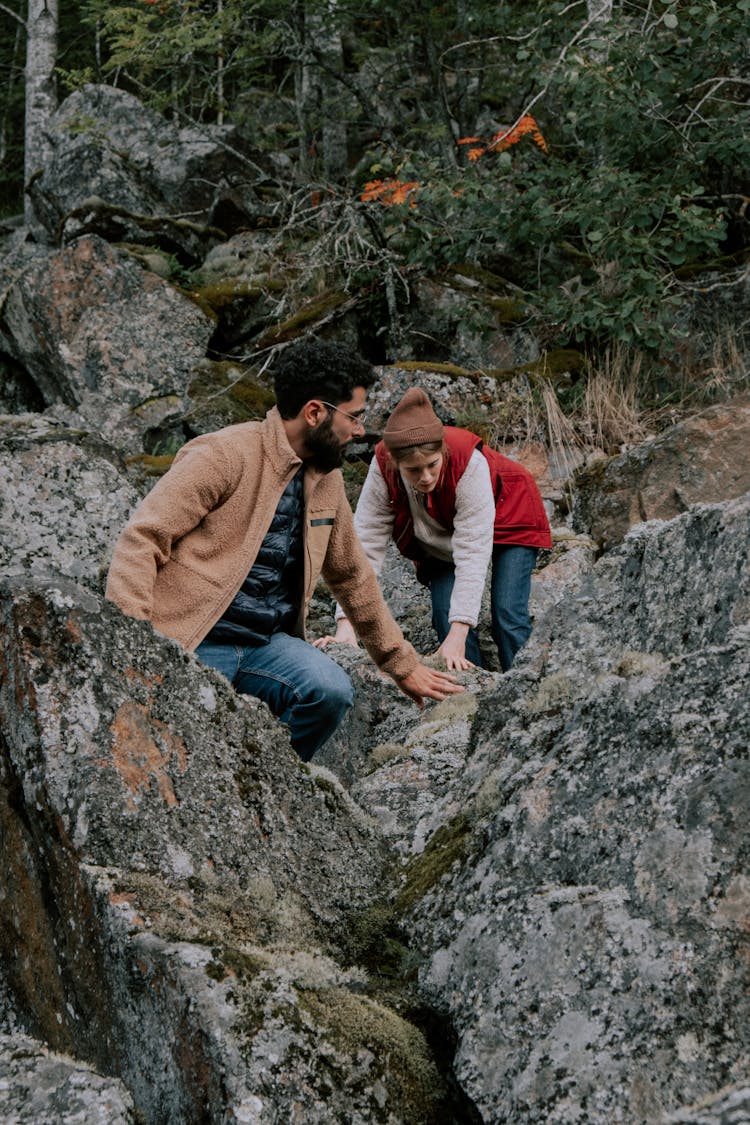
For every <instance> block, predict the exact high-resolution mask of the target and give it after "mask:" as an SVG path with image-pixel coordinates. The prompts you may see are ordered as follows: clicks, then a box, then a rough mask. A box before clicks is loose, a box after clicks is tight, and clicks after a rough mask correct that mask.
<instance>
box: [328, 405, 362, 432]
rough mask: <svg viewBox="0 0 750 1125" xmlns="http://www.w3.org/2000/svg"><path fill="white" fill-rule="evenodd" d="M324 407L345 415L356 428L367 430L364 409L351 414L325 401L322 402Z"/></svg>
mask: <svg viewBox="0 0 750 1125" xmlns="http://www.w3.org/2000/svg"><path fill="white" fill-rule="evenodd" d="M320 401H321V402H322V403H323V406H327V407H328V409H329V410H335V411H336V412H337V413H338V414H343V415H344V417H345V418H348V419H349V421H350V422H354V424H355V426H361V427H362V429H363V430H364V428H365V411H364V409H362V410H358V411H357V412H356V413H355V414H349V413H348V411H346V410H342V409H341V407H340V406H334V405H333V403H332V402H326V401H325V399H321V400H320Z"/></svg>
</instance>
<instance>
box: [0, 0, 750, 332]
mask: <svg viewBox="0 0 750 1125" xmlns="http://www.w3.org/2000/svg"><path fill="white" fill-rule="evenodd" d="M9 2H12V0H9ZM589 7H590V6H589V5H586V4H584V3H583V2H581V3H573V4H571V3H570V2H569V0H530V2H529V3H525V4H520V3H510V2H509V3H505V4H501V5H497V4H495V3H492V4H491V3H489V0H473V2H472V4H470V5H469V4H461V5H434V4H430V3H428V0H415V3H413V4H411V5H403V4H402V3H400V2H397V0H361V2H359V3H357V4H355V3H354V2H353V0H338V2H337V3H336V4H335V5H333V4H330V3H329V0H293V2H286V3H285V2H284V0H212V2H206V0H129V2H126V3H108V2H105V0H80V2H78V3H71V4H68V5H63V6H62V11H61V28H60V59H59V67H58V75H59V77H60V79H61V81H62V85H63V87H64V88H65V89H70V88H72V87H74V86H75V85H78V84H80V83H82V82H87V81H109V82H114V83H117V84H121V85H125V86H127V87H128V88H129V89H131V90H133V91H134V92H135V93H136V94H137V95H138V96H139V97H141V98H143V99H144V100H145V101H147V102H148V103H149V104H150V105H152V106H154V107H155V108H157V109H159V110H162V111H165V112H168V113H171V114H174V115H175V116H177V117H178V118H180V119H182V116H183V115H186V116H187V118H188V119H190V118H193V119H197V120H204V121H215V120H217V119H224V120H233V121H234V122H236V123H239V124H240V125H241V126H242V129H243V132H244V133H245V135H246V137H247V138H249V139H250V140H251V142H252V144H253V145H254V146H255V147H256V148H257V150H258V152H260V153H267V154H271V153H273V155H274V158H277V157H283V158H284V159H285V160H286V164H285V165H282V164H279V163H277V164H276V166H275V167H276V171H277V172H278V169H279V168H280V167H284V168H285V169H286V170H285V171H284V172H283V175H282V174H279V178H281V179H283V180H284V183H283V186H282V188H281V190H280V191H279V192H278V194H277V196H276V198H275V200H274V202H275V205H276V206H277V213H276V218H278V220H279V221H280V222H281V223H282V224H283V229H284V232H285V237H286V238H287V242H286V244H285V245H284V247H283V253H284V254H288V255H289V256H290V257H291V256H292V255H293V254H295V253H296V254H297V255H298V256H300V257H301V258H305V257H309V258H313V257H315V258H316V266H315V268H316V269H317V270H318V273H319V275H320V276H319V278H318V283H317V285H316V287H315V288H314V289H313V287H312V279H313V266H312V264H311V265H310V266H309V267H307V266H306V265H305V266H303V268H302V269H301V271H300V276H301V283H300V290H301V291H302V290H303V289H304V284H303V283H304V281H305V277H306V276H307V277H308V279H309V280H310V286H308V288H307V290H306V292H305V295H306V296H307V297H311V296H316V295H318V294H320V293H321V292H323V291H329V292H337V291H339V290H341V291H343V292H346V293H347V294H348V293H351V292H355V291H358V292H360V293H365V292H369V294H371V296H369V297H368V301H369V304H368V309H367V310H366V312H367V315H369V316H370V318H371V320H372V332H373V335H375V334H376V333H377V331H378V330H379V325H380V326H382V324H383V322H388V321H390V322H391V323H394V322H397V320H398V316H399V314H400V310H401V308H402V307H403V304H404V302H405V301H407V300H408V297H409V292H410V286H411V282H412V280H413V279H414V278H415V277H417V276H419V275H424V274H435V273H439V272H440V271H441V270H443V269H445V268H446V267H450V268H451V269H454V268H456V267H457V266H463V265H465V264H468V265H473V266H475V267H477V268H483V269H485V270H489V271H492V272H494V273H497V274H499V275H501V276H502V277H504V278H506V279H508V280H509V281H510V282H512V283H513V291H512V292H510V291H509V292H503V293H500V294H499V295H498V298H499V299H500V300H504V301H505V302H506V306H503V307H504V308H505V310H506V312H507V313H508V316H509V322H513V323H518V322H523V323H527V324H530V325H533V327H534V328H535V329H536V331H537V333H538V334H539V336H540V338H541V340H542V343H543V344H544V346H545V347H548V348H549V347H552V346H554V345H558V346H559V345H575V346H577V347H581V348H584V349H588V350H594V351H596V350H601V349H603V348H606V347H607V346H609V345H611V344H613V343H619V344H622V345H624V346H629V347H636V348H640V349H644V350H646V351H650V352H652V353H654V354H659V353H663V352H664V351H665V350H669V349H670V347H671V345H672V342H673V340H674V336H675V331H676V330H675V328H674V325H675V323H677V322H678V320H679V317H678V316H677V315H676V314H677V312H678V310H679V308H680V306H681V304H682V303H683V302H684V300H685V296H686V294H688V293H689V290H688V289H687V288H686V286H687V284H688V281H687V279H688V278H689V277H690V276H691V275H693V274H694V273H695V272H697V270H698V269H700V268H705V266H706V264H707V263H709V262H711V261H714V260H716V259H718V258H719V257H720V256H721V255H728V254H729V255H732V254H733V255H735V257H734V260H735V261H736V260H737V257H736V255H737V254H739V255H742V254H744V253H746V247H747V245H748V242H749V241H750V239H749V238H748V226H747V220H746V219H745V218H743V215H742V213H741V211H740V208H741V205H742V204H743V200H744V198H745V196H746V194H747V183H746V171H745V170H746V168H747V166H748V156H749V155H750V153H749V152H748V149H749V147H750V144H749V142H748V137H749V136H750V127H749V125H750V122H748V98H749V96H750V85H748V82H747V79H746V77H745V75H746V74H747V46H746V42H747V35H746V31H745V25H746V22H747V15H748V11H750V0H722V2H721V3H719V2H718V0H649V2H647V0H621V2H620V3H618V4H615V5H614V6H613V9H612V14H611V18H609V20H601V19H600V20H599V21H596V20H590V19H587V11H588V10H589ZM17 30H18V21H14V20H13V18H12V16H10V15H9V14H8V9H7V5H6V11H5V12H3V11H2V10H0V33H2V34H0V68H2V70H3V72H4V73H5V75H6V77H7V79H8V81H7V82H6V86H5V94H4V103H3V109H2V112H0V142H1V143H2V145H3V146H4V147H3V155H4V159H3V161H2V165H1V167H0V207H3V208H5V209H6V210H7V209H11V208H12V207H13V206H15V207H16V208H17V209H20V207H19V204H18V201H19V200H20V199H21V169H22V155H23V154H22V129H23V124H22V120H23V112H22V111H23V84H22V75H23V53H24V46H25V45H24V44H23V42H22V36H21V38H20V39H19V35H18V34H17ZM331 44H334V45H336V49H335V50H334V51H331V50H329V48H330V47H331ZM316 76H317V78H318V79H320V80H321V81H325V82H327V83H328V86H329V87H330V85H331V84H333V85H334V86H338V88H339V89H340V90H341V100H340V102H336V106H337V107H338V109H337V112H339V111H340V113H341V114H342V115H343V117H344V118H345V122H346V126H347V134H348V143H349V146H350V157H351V167H352V172H351V179H350V182H349V184H348V185H347V186H346V189H344V188H342V186H341V185H337V189H336V190H337V192H339V195H338V196H337V201H336V203H335V205H331V206H324V205H321V206H318V207H317V208H309V207H308V208H307V209H304V208H301V207H300V202H299V201H300V198H301V197H302V194H303V193H304V194H306V195H307V197H308V198H309V192H310V190H312V189H314V188H318V187H320V188H321V191H320V192H319V193H318V194H319V195H321V196H323V195H324V194H325V186H326V185H319V184H312V183H311V181H312V180H313V179H314V177H315V175H316V174H322V169H323V167H324V163H323V161H322V160H321V158H320V156H319V155H318V146H319V143H320V141H321V138H322V136H323V134H324V131H325V127H326V125H327V124H328V122H329V117H330V113H331V110H330V105H331V103H330V101H327V100H326V97H323V96H322V95H321V94H320V90H318V94H317V101H316V99H315V97H312V96H311V95H310V93H309V91H310V90H311V89H312V90H314V89H315V81H314V79H315V78H316ZM524 112H531V113H533V115H534V117H535V118H536V120H537V122H538V124H539V127H540V128H541V131H542V133H543V134H544V137H545V138H546V141H547V144H548V146H549V154H545V153H544V152H542V151H541V150H540V149H539V148H538V147H536V146H535V145H534V143H533V141H532V139H531V138H530V137H525V138H523V139H522V140H521V141H519V143H518V144H516V145H514V146H513V147H512V148H510V149H508V150H506V151H504V152H499V153H491V152H488V153H486V154H485V155H484V156H483V157H482V158H481V159H480V160H479V161H478V162H477V163H475V164H471V163H469V162H468V160H467V148H466V147H465V146H460V145H457V144H456V141H457V140H458V139H459V138H461V137H462V136H466V135H474V134H477V135H480V136H481V137H482V138H483V139H484V140H485V142H486V141H488V140H490V139H491V137H492V136H493V134H494V133H496V132H497V130H502V129H503V128H507V127H508V126H510V125H512V124H513V123H514V122H515V121H516V120H517V119H518V118H519V117H520V116H521V114H522V113H524ZM290 157H291V159H290ZM388 177H394V178H398V179H400V180H402V181H409V182H412V181H413V182H416V183H418V184H419V189H418V191H417V192H416V193H413V194H412V195H410V196H409V198H408V200H407V201H406V202H405V203H403V204H401V205H396V206H392V207H384V206H382V204H379V203H377V202H375V203H359V202H357V199H358V196H359V194H360V192H361V191H362V188H363V186H364V184H365V182H367V181H368V180H371V179H378V178H379V179H385V178H388ZM269 178H270V177H269ZM289 236H291V240H296V242H294V244H292V241H291V240H290V238H289ZM312 244H314V245H315V248H316V251H315V254H310V252H309V247H310V245H312ZM279 245H281V237H280V239H279ZM290 247H291V248H290ZM321 255H324V257H323V258H321ZM508 302H511V303H508ZM496 311H502V309H499V310H496Z"/></svg>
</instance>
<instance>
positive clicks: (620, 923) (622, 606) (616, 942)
mask: <svg viewBox="0 0 750 1125" xmlns="http://www.w3.org/2000/svg"><path fill="white" fill-rule="evenodd" d="M749 530H750V496H745V497H743V498H740V499H738V500H735V501H732V502H729V503H727V504H723V505H716V506H699V507H697V508H695V509H693V510H692V511H691V512H689V513H687V514H685V515H684V516H681V517H679V518H677V519H675V520H673V521H671V522H669V523H659V522H655V523H651V524H646V525H643V526H642V527H641V528H639V529H637V530H636V531H635V532H633V533H631V535H630V536H629V537H628V538H627V539H626V540H625V542H624V543H623V545H622V546H621V547H620V548H618V549H617V550H615V551H613V552H612V553H611V554H609V555H607V556H605V557H604V558H603V559H601V560H600V562H599V563H598V564H597V566H595V567H594V568H593V570H592V571H591V572H590V574H589V575H588V576H587V577H586V578H584V580H583V581H582V582H581V584H580V587H579V589H578V591H577V592H576V593H575V594H574V595H573V596H572V597H569V598H566V599H563V600H561V601H560V602H559V603H558V604H557V605H556V606H554V607H553V608H552V609H551V610H550V611H549V612H548V613H547V615H546V616H545V617H544V618H543V619H542V621H541V622H540V623H539V625H538V627H537V629H536V631H535V633H534V634H533V635H532V639H531V641H530V642H529V644H528V646H527V648H526V649H525V650H524V652H523V653H522V654H521V655H520V656H519V658H518V660H517V664H516V666H514V669H513V670H512V671H511V673H510V674H508V675H506V676H503V677H501V678H499V682H498V684H497V686H496V687H495V689H494V690H490V691H488V692H487V693H485V694H484V695H482V696H480V702H479V707H478V711H477V716H476V719H475V721H474V725H473V730H472V733H471V741H470V745H471V753H470V754H469V756H468V757H467V759H466V764H465V768H464V769H463V770H462V771H461V773H460V775H459V778H458V781H457V783H456V784H455V785H454V787H453V792H452V800H453V801H454V803H455V806H456V807H457V808H460V809H461V812H460V813H458V814H457V815H456V816H455V817H454V818H453V820H452V821H449V822H448V823H447V824H444V825H443V826H442V827H441V828H440V829H439V830H438V831H437V832H436V833H435V834H434V836H433V837H432V838H431V839H428V840H427V841H426V846H425V848H424V851H423V853H422V854H421V855H419V856H417V857H416V859H412V860H411V861H410V862H409V864H407V866H406V868H405V870H404V876H405V884H404V887H403V889H402V891H401V893H400V905H401V908H402V909H404V910H405V919H406V925H407V930H408V932H409V934H410V935H411V939H412V942H413V943H414V945H415V946H416V947H417V948H420V949H422V950H423V952H424V963H423V966H422V969H421V970H420V981H421V984H422V988H423V989H424V992H425V994H426V996H427V998H428V999H429V1001H430V1002H431V1003H432V1004H433V1005H434V1006H436V1007H438V1008H440V1009H441V1010H445V1011H448V1012H449V1013H450V1016H451V1019H452V1022H453V1025H454V1027H455V1028H456V1030H457V1032H458V1036H459V1048H458V1053H457V1057H456V1063H455V1065H456V1072H457V1076H458V1079H459V1081H460V1082H461V1084H462V1086H463V1088H464V1089H465V1091H466V1092H467V1093H468V1094H469V1095H470V1097H471V1098H472V1099H473V1100H474V1102H475V1103H476V1105H477V1107H478V1109H479V1111H480V1112H481V1114H482V1116H483V1119H484V1120H485V1121H487V1122H501V1121H519V1122H521V1121H523V1122H527V1121H528V1122H532V1121H544V1122H550V1123H553V1122H555V1123H557V1122H560V1123H562V1122H565V1123H568V1122H573V1121H580V1122H584V1121H585V1122H589V1123H602V1125H604V1123H605V1122H606V1123H610V1122H621V1123H623V1125H631V1123H633V1125H635V1123H636V1122H642V1121H660V1120H662V1117H663V1116H664V1115H666V1114H668V1113H670V1112H674V1111H675V1110H676V1109H677V1108H678V1107H679V1106H680V1105H681V1104H684V1103H685V1102H686V1101H687V1100H693V1101H696V1100H698V1099H699V1098H701V1097H703V1096H706V1095H707V1094H710V1093H712V1092H713V1091H715V1090H716V1089H717V1088H720V1087H722V1086H724V1085H725V1084H727V1083H732V1082H735V1083H736V1082H741V1081H742V1079H743V1078H745V1077H746V1076H747V1074H748V1072H749V1069H750V1032H749V1030H748V1029H750V1010H748V999H747V998H748V988H747V985H748V978H747V962H746V960H744V959H743V958H742V957H741V956H739V955H738V951H739V948H740V946H741V943H742V941H743V937H742V935H743V930H744V929H745V928H746V926H747V923H748V910H750V885H749V884H748V880H747V878H746V876H745V874H744V872H745V871H746V870H747V861H748V854H747V832H746V810H747V803H748V799H749V798H750V775H749V774H748V770H747V744H748V739H749V738H750V716H749V715H748V709H747V682H748V675H749V674H750V645H749V644H748V641H749V640H750V585H749V583H750V571H749V569H748V565H747V553H748V542H749V541H750V536H748V531H749ZM383 788H385V784H384V786H383ZM375 794H376V790H375V785H374V780H373V779H371V781H370V790H369V793H368V795H369V800H370V801H371V802H374V801H375Z"/></svg>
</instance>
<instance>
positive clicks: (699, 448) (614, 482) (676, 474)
mask: <svg viewBox="0 0 750 1125" xmlns="http://www.w3.org/2000/svg"><path fill="white" fill-rule="evenodd" d="M748 447H750V398H749V397H748V396H747V395H746V394H745V395H740V396H738V397H736V398H734V399H731V400H730V401H728V402H725V403H720V404H718V405H717V406H712V407H709V408H708V409H706V410H704V411H702V412H701V413H700V414H695V415H693V416H691V417H690V418H687V419H685V420H684V421H681V422H678V423H677V424H676V425H674V426H671V427H670V428H669V429H668V430H665V431H664V433H662V434H660V435H659V436H658V437H655V438H652V439H651V440H650V441H646V442H643V443H642V444H640V445H637V446H635V447H634V448H633V449H630V450H627V451H626V452H624V453H621V454H619V455H618V456H617V457H612V458H610V459H608V460H599V461H596V462H594V464H593V465H591V466H589V467H587V468H584V469H581V470H580V471H579V472H578V473H576V475H575V482H574V495H575V498H574V504H573V524H574V527H575V528H576V529H577V530H579V531H583V532H585V533H587V534H589V535H591V536H592V537H593V538H594V539H595V540H596V541H597V542H598V543H599V544H600V545H601V546H602V547H604V548H609V547H612V546H615V545H616V544H617V543H620V542H622V539H623V537H624V536H625V534H626V533H627V531H628V529H629V528H631V527H633V526H634V525H636V524H638V523H643V522H645V521H648V520H653V519H672V518H673V517H674V516H676V515H679V514H680V512H684V511H686V510H687V509H688V508H689V507H690V506H691V505H693V504H697V503H720V502H721V501H722V500H730V499H731V498H732V497H734V496H741V495H742V494H743V493H745V492H747V490H748V488H750V459H748V455H747V450H748Z"/></svg>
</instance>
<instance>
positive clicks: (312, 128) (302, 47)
mask: <svg viewBox="0 0 750 1125" xmlns="http://www.w3.org/2000/svg"><path fill="white" fill-rule="evenodd" d="M295 10H296V16H297V36H298V50H299V62H298V65H297V72H296V82H295V85H296V101H297V114H298V120H299V122H300V149H301V151H300V163H301V167H302V170H303V173H304V174H307V175H308V176H310V175H313V174H314V163H315V162H314V159H313V157H314V155H317V156H320V157H321V158H322V175H323V179H324V180H325V181H326V182H328V183H337V182H339V181H341V180H343V179H344V178H345V176H346V171H347V163H348V150H347V137H346V105H345V102H346V91H345V88H344V85H343V83H342V76H343V73H344V58H343V47H342V42H341V34H340V32H339V30H338V29H337V28H336V27H335V26H334V23H333V18H332V17H333V16H334V15H335V12H336V0H329V2H328V16H329V18H328V19H326V17H325V16H324V15H321V14H320V13H319V12H315V11H309V10H307V8H306V6H305V4H304V2H302V3H299V4H297V5H296V9H295ZM318 142H319V145H320V148H319V151H318Z"/></svg>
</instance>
